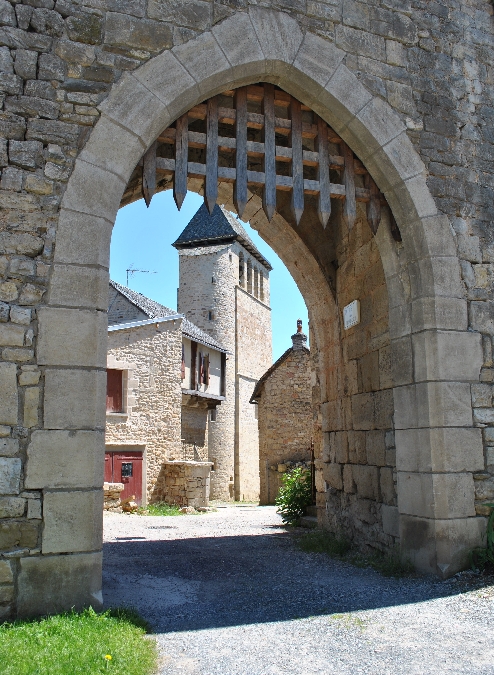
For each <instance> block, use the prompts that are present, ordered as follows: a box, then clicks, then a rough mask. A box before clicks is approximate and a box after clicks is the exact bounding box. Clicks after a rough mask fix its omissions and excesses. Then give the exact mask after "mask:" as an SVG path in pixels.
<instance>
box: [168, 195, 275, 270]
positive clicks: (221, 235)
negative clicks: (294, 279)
mask: <svg viewBox="0 0 494 675" xmlns="http://www.w3.org/2000/svg"><path fill="white" fill-rule="evenodd" d="M230 241H238V242H239V243H240V244H242V246H243V247H244V248H245V249H246V250H247V251H249V253H250V254H251V255H252V256H253V257H254V258H256V259H257V260H258V261H259V262H260V263H261V265H264V267H265V268H266V269H268V270H272V269H273V268H272V267H271V265H270V264H269V262H268V261H267V260H266V258H265V257H264V256H263V255H262V254H261V253H260V252H259V250H258V249H257V248H256V246H255V244H254V242H253V241H252V239H251V238H250V237H249V235H248V234H247V232H246V231H245V230H244V228H243V227H242V225H241V224H240V221H239V220H238V219H237V218H235V217H234V216H233V215H232V214H231V213H229V212H228V211H227V210H226V209H225V208H223V207H222V206H218V204H216V206H215V207H214V209H213V213H211V214H210V213H209V211H208V210H207V208H206V205H205V204H203V205H202V206H201V208H200V209H199V210H198V211H197V213H196V214H195V216H194V217H193V218H192V220H191V221H190V222H189V224H188V225H187V227H186V228H185V229H184V231H183V232H182V234H181V235H180V236H179V238H178V239H177V240H176V241H175V242H173V244H172V246H174V247H175V248H176V249H179V250H180V249H183V248H196V247H198V246H213V245H216V244H223V243H228V242H230Z"/></svg>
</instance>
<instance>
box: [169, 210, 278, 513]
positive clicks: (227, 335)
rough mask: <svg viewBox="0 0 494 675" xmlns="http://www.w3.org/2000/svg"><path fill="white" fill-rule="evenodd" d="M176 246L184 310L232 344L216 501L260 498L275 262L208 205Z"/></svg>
mask: <svg viewBox="0 0 494 675" xmlns="http://www.w3.org/2000/svg"><path fill="white" fill-rule="evenodd" d="M173 246H174V247H175V248H176V249H177V250H178V252H179V291H178V311H179V312H181V313H184V314H186V315H187V317H188V318H189V319H190V320H191V321H192V322H193V323H195V324H196V325H197V326H199V327H200V328H202V329H203V330H204V331H206V332H207V333H209V334H210V335H211V336H212V337H214V338H215V339H216V340H218V342H220V344H222V345H224V346H225V347H226V349H228V354H227V358H226V362H225V384H226V391H225V395H226V400H225V401H224V402H223V403H222V404H221V405H220V406H218V408H217V409H216V411H215V412H213V413H211V414H210V421H209V430H208V435H209V439H208V444H209V460H210V461H211V462H213V471H212V473H211V498H212V499H236V500H250V499H257V498H258V497H259V435H258V428H257V415H256V413H257V406H253V405H251V404H250V403H249V401H250V397H251V396H252V393H253V391H254V387H255V385H256V383H257V380H258V379H259V378H260V377H261V375H263V373H264V372H265V371H266V370H267V368H269V366H270V365H271V363H272V340H271V309H270V305H269V272H270V271H271V269H272V267H271V265H270V264H269V262H268V261H267V260H266V258H264V256H262V254H261V253H260V252H259V251H258V249H257V248H256V247H255V245H254V243H253V242H252V240H251V239H250V238H249V236H248V234H247V232H246V231H245V229H244V228H243V227H242V225H241V224H240V222H239V221H238V220H237V219H236V218H235V217H234V216H233V215H232V214H230V213H229V212H228V211H226V210H225V209H224V208H222V207H220V206H218V205H216V206H215V208H214V210H213V213H212V214H211V215H210V214H209V212H208V210H207V208H206V206H205V205H203V206H201V208H200V209H199V210H198V211H197V213H196V214H195V216H194V217H193V218H192V220H191V221H190V222H189V224H188V225H187V227H186V228H185V229H184V231H183V232H182V234H181V235H180V236H179V238H178V239H177V240H176V241H175V242H174V244H173Z"/></svg>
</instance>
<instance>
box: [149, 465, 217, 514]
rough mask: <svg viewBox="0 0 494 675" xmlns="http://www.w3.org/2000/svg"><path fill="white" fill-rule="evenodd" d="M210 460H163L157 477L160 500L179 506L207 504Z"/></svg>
mask: <svg viewBox="0 0 494 675" xmlns="http://www.w3.org/2000/svg"><path fill="white" fill-rule="evenodd" d="M210 470H211V463H210V462H193V461H186V462H165V463H164V464H163V466H162V469H161V473H160V477H159V479H158V485H157V490H158V492H159V495H160V501H163V502H166V503H167V504H178V505H179V506H192V507H194V508H195V507H198V506H207V505H208V503H209V491H210V485H209V480H210Z"/></svg>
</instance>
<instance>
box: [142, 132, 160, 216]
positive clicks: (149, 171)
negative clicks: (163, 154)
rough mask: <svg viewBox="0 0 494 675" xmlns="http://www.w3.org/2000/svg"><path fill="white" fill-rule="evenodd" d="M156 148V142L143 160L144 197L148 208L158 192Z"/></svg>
mask: <svg viewBox="0 0 494 675" xmlns="http://www.w3.org/2000/svg"><path fill="white" fill-rule="evenodd" d="M156 146H157V143H156V141H154V143H152V144H151V146H150V147H149V149H148V150H147V151H146V153H145V155H144V157H143V158H142V196H143V197H144V201H145V202H146V206H147V207H148V208H149V205H150V204H151V199H152V198H153V195H154V193H155V192H156Z"/></svg>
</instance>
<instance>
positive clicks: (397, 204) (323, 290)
mask: <svg viewBox="0 0 494 675" xmlns="http://www.w3.org/2000/svg"><path fill="white" fill-rule="evenodd" d="M344 56H345V54H344V52H343V51H341V50H339V49H337V48H336V47H335V46H334V45H333V44H331V43H330V42H328V41H326V40H324V39H322V38H320V37H318V36H316V35H313V34H311V33H308V32H307V33H305V34H303V33H302V31H301V29H300V27H299V25H298V23H297V22H296V21H295V20H294V19H293V18H291V17H289V16H288V15H287V14H284V13H282V12H276V11H271V10H267V9H261V8H255V7H251V8H250V9H249V11H248V12H239V13H236V14H235V15H234V16H232V17H231V18H229V19H226V20H225V21H223V22H221V23H220V24H218V25H216V26H215V27H214V28H213V29H212V30H211V31H207V32H205V33H203V34H202V35H200V36H198V37H196V38H194V39H191V40H189V42H187V43H185V44H183V45H180V46H177V47H174V48H173V49H171V50H169V51H165V52H163V53H161V54H160V55H158V56H156V57H154V58H152V59H151V60H150V61H149V62H147V63H146V64H145V65H143V66H141V67H140V68H138V69H137V70H135V71H133V72H130V73H126V74H125V75H123V76H122V77H121V79H120V81H119V82H118V83H117V84H116V85H114V87H113V88H112V91H111V93H110V95H109V96H108V98H107V99H106V100H105V101H104V103H103V104H102V105H101V118H100V120H99V121H98V123H97V124H96V126H95V128H94V129H93V130H92V132H91V134H90V136H89V138H88V141H87V143H86V145H85V147H84V149H83V150H82V151H81V153H80V155H79V157H78V159H77V161H76V164H75V167H74V171H73V173H72V176H71V178H70V180H69V183H68V186H67V190H66V192H65V196H64V198H63V202H62V209H61V213H60V220H59V227H58V231H57V237H56V249H55V264H54V266H53V271H52V276H51V280H50V288H49V292H48V302H47V304H46V306H44V307H42V308H40V309H39V320H40V333H39V363H40V365H42V366H43V367H44V369H45V389H44V428H43V429H42V430H39V431H36V432H34V434H33V440H32V441H31V446H30V449H29V450H28V463H27V473H26V487H27V488H32V489H44V490H45V491H48V492H47V494H50V492H49V491H50V488H54V489H55V488H56V490H57V492H56V493H55V492H53V493H51V494H52V495H54V494H56V495H57V497H56V499H57V500H58V501H59V502H60V503H61V504H62V503H63V505H64V508H65V509H67V510H69V511H72V510H80V512H81V513H82V514H83V520H84V527H83V528H80V531H77V528H76V527H75V526H74V528H73V530H74V531H70V527H69V529H67V530H66V533H65V535H64V534H63V533H62V535H60V534H58V535H57V536H55V534H54V532H55V529H56V528H58V527H59V523H58V522H57V520H56V519H53V518H51V519H50V517H49V516H46V517H45V523H44V534H43V548H42V554H43V555H42V556H38V557H36V556H34V557H29V558H25V559H21V561H20V575H19V579H18V589H19V599H18V612H19V614H20V615H26V614H33V613H37V612H45V611H50V610H53V609H62V608H67V609H68V608H70V607H72V606H80V605H83V604H87V603H93V604H94V603H95V602H96V601H97V600H98V598H100V597H101V591H100V589H101V553H100V549H101V504H100V501H99V499H98V497H97V489H98V488H99V487H100V485H101V481H102V476H103V472H102V470H101V472H100V473H99V465H100V463H101V462H102V457H103V454H102V453H103V435H102V431H103V429H104V423H105V420H104V409H105V408H104V393H105V367H106V326H105V322H106V309H107V306H106V305H107V303H106V297H107V288H108V260H109V242H110V235H111V228H112V226H113V223H114V220H115V217H116V213H117V211H118V208H119V206H120V203H121V198H122V195H123V193H124V190H125V187H126V185H127V183H128V181H129V178H130V175H131V173H132V171H133V169H134V167H135V166H136V165H137V163H138V162H139V160H140V159H141V157H142V156H143V154H144V153H145V152H146V151H147V150H148V148H149V147H150V146H151V144H152V143H153V142H154V141H155V139H156V138H157V137H158V135H159V134H160V132H161V131H163V129H166V128H167V127H168V126H169V125H170V124H171V123H172V122H174V121H175V120H176V119H177V118H179V117H180V116H181V115H183V114H184V113H185V112H187V111H188V110H189V109H191V108H193V107H194V106H196V105H197V104H199V103H201V102H202V101H204V100H206V99H208V98H210V97H211V96H214V95H216V94H218V93H220V92H222V91H225V90H226V89H230V88H236V87H239V86H243V85H247V84H252V83H257V82H271V83H274V84H276V85H278V86H279V87H280V88H282V89H283V90H284V91H286V92H288V93H289V94H291V95H292V96H294V97H296V98H297V99H298V100H299V101H301V102H302V103H303V104H304V105H306V106H308V107H310V108H311V109H312V110H313V111H315V112H316V113H317V114H318V115H319V116H320V117H321V118H322V119H323V120H325V121H326V122H327V123H328V124H330V125H331V127H332V128H333V129H334V130H335V131H336V132H337V133H338V134H339V135H340V136H341V138H342V139H343V140H344V141H345V143H346V144H347V145H348V146H349V147H350V148H351V149H352V150H353V151H354V152H355V154H356V155H357V156H358V157H359V159H360V160H361V162H362V164H363V165H364V166H365V167H366V169H367V170H368V171H369V173H370V174H371V176H372V178H373V179H374V181H375V182H376V184H377V185H378V187H379V189H380V190H381V192H382V193H383V194H384V195H385V197H386V200H387V202H388V204H389V205H390V207H391V210H392V212H393V214H394V217H395V218H396V221H397V223H398V226H399V228H400V231H401V234H402V238H403V243H402V245H401V247H400V248H399V249H397V248H396V245H395V244H394V242H393V240H392V238H391V237H390V236H389V231H388V230H386V229H385V228H382V227H381V228H380V229H379V231H378V233H377V235H376V243H377V246H378V249H379V253H380V259H381V261H382V266H383V269H384V275H385V280H386V288H387V296H388V298H387V299H388V304H389V332H390V339H391V343H392V344H393V345H394V349H395V350H396V354H401V358H403V359H404V360H406V362H407V363H409V364H410V368H411V371H410V373H411V377H409V378H408V379H407V378H404V379H402V380H400V377H399V373H398V374H396V377H395V380H394V382H393V399H394V426H395V430H396V452H397V457H398V459H397V462H398V467H397V468H398V511H399V515H400V537H401V545H402V549H403V551H404V553H405V554H406V555H407V556H409V557H411V558H412V559H413V560H414V562H415V564H416V566H417V568H418V569H421V570H423V571H431V572H434V573H437V574H440V575H444V576H448V575H450V574H452V573H454V572H455V571H457V570H458V569H459V568H461V566H462V565H463V564H464V562H465V555H466V552H467V550H468V549H469V548H470V547H471V546H472V545H474V544H476V543H477V542H478V541H479V537H480V529H479V528H480V524H479V520H478V519H476V518H475V517H474V516H475V511H474V510H473V479H472V476H471V473H469V472H471V471H473V470H475V466H474V465H475V462H476V461H477V459H476V458H477V454H478V442H477V441H478V439H477V436H478V431H479V430H476V429H474V428H473V427H472V422H471V408H469V406H470V402H469V400H467V397H468V396H469V394H468V393H467V389H468V391H469V384H470V382H475V381H478V377H479V370H480V365H481V349H480V335H479V334H477V333H473V332H468V331H467V316H466V312H467V310H466V301H465V299H464V297H463V290H462V288H461V284H460V274H459V265H458V260H457V257H456V249H455V246H454V242H453V238H452V235H451V233H450V230H449V225H448V222H447V219H446V218H445V217H444V216H441V215H440V214H438V212H437V208H436V205H435V202H434V200H433V198H432V196H431V194H430V192H429V190H428V188H427V184H426V176H425V171H424V166H423V164H422V162H421V160H420V157H419V156H418V154H417V152H416V151H415V149H414V147H413V145H412V143H411V142H410V140H409V138H408V136H407V134H406V129H405V127H404V125H403V124H402V122H401V120H400V119H399V117H398V116H397V115H396V114H395V113H394V112H393V111H392V110H391V108H390V107H389V106H388V105H387V104H386V103H385V102H384V101H383V100H382V99H380V98H379V97H376V96H374V95H373V94H371V93H370V92H369V91H368V90H367V89H366V88H365V87H364V86H363V85H362V83H361V82H359V81H358V80H357V78H356V77H355V75H354V74H353V73H352V72H351V71H350V70H349V69H348V68H347V67H346V66H345V65H344V63H343V60H344ZM251 202H252V209H251V210H250V211H249V210H247V213H248V215H249V217H250V218H251V221H252V223H253V225H254V227H256V228H257V229H258V230H259V232H260V233H261V235H262V236H263V237H264V238H265V239H266V241H267V242H268V243H269V244H270V245H271V246H272V247H273V248H274V249H275V250H276V251H277V252H278V253H279V254H280V257H281V258H282V260H283V261H284V262H285V264H286V265H287V267H288V269H289V270H290V272H291V273H292V275H293V277H294V278H295V281H296V282H297V284H298V285H299V287H300V288H301V290H302V293H303V294H304V297H305V298H306V300H307V303H308V305H309V309H310V312H311V317H313V331H314V335H315V341H316V344H317V347H318V350H319V352H320V354H321V358H320V364H319V372H320V374H321V377H320V383H319V386H320V389H321V392H322V398H321V400H322V407H323V418H324V415H326V416H327V415H328V414H329V409H331V410H332V412H331V414H332V415H341V416H343V417H344V416H345V414H346V413H345V410H343V409H342V408H341V406H340V407H338V405H339V404H337V401H338V400H339V399H338V398H334V399H333V398H330V396H329V391H330V389H331V387H334V386H336V387H344V386H345V385H344V383H341V382H338V377H339V360H340V358H341V354H339V353H331V352H330V346H331V345H334V344H338V343H339V340H340V332H341V327H340V322H341V311H340V310H341V308H339V307H338V306H337V305H336V303H335V301H334V297H333V295H332V293H331V291H330V288H329V285H328V282H327V277H326V276H325V274H324V272H323V270H322V268H321V265H320V262H319V261H318V260H317V259H316V257H315V256H314V254H313V251H312V250H311V248H310V246H308V245H307V244H306V243H305V242H304V241H303V240H302V238H301V237H300V236H299V234H298V233H297V232H296V230H295V229H294V228H291V227H288V225H287V220H286V218H284V217H283V216H282V215H280V214H275V216H274V217H273V219H272V221H271V223H269V222H268V221H267V219H266V218H265V216H264V214H263V212H262V210H261V205H260V201H259V198H258V197H256V196H253V198H252V200H251ZM405 277H406V281H404V279H405ZM314 317H315V320H314ZM451 352H453V353H454V354H455V356H456V358H455V359H450V358H447V354H448V353H451ZM335 383H336V384H335ZM69 394H70V395H69ZM325 411H326V412H325ZM469 411H470V413H469ZM469 414H470V418H469ZM469 419H470V422H469ZM57 439H62V440H63V443H62V444H63V445H64V452H65V453H66V457H76V456H77V462H74V463H73V465H72V466H69V464H67V467H66V469H65V470H64V473H63V475H62V477H61V478H60V477H58V478H57V476H58V474H57V476H55V475H51V473H53V474H55V472H50V471H43V470H42V469H41V468H40V466H41V464H43V463H44V465H45V466H46V467H48V468H49V467H50V466H52V467H53V465H54V463H55V459H54V457H53V453H52V448H53V447H54V444H56V443H55V441H56V442H57V443H60V440H57ZM465 444H467V446H468V448H469V449H470V452H469V453H464V452H462V448H463V447H465ZM476 453H477V454H476ZM57 481H58V482H57ZM471 483H472V484H471ZM470 484H471V485H470ZM459 494H461V495H463V496H462V498H461V499H458V495H459ZM46 514H49V510H48V509H46ZM64 532H65V531H64ZM40 575H42V576H43V578H44V579H45V580H46V583H45V584H39V582H38V581H37V579H39V578H40Z"/></svg>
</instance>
